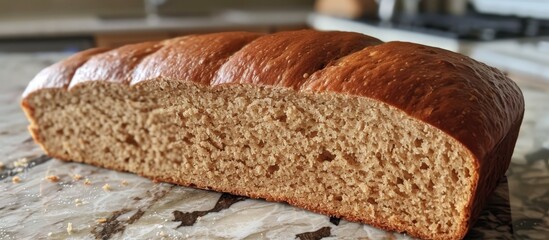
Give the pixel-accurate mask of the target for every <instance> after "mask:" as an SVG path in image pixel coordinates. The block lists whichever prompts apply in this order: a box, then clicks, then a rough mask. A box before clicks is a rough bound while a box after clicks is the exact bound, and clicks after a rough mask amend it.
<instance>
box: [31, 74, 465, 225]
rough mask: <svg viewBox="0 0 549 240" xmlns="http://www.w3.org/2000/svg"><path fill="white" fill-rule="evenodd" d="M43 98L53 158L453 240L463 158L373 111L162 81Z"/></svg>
mask: <svg viewBox="0 0 549 240" xmlns="http://www.w3.org/2000/svg"><path fill="white" fill-rule="evenodd" d="M42 96H43V97H44V98H47V99H54V100H50V101H42V100H41V99H40V98H33V99H32V101H34V100H35V101H36V102H33V105H34V104H36V105H40V107H36V108H35V109H36V110H35V114H36V115H37V116H38V117H37V119H38V121H39V123H38V124H39V125H48V126H51V127H49V128H42V129H41V131H42V132H41V134H42V135H44V136H48V137H47V138H44V141H43V145H44V146H45V148H46V149H48V151H50V152H55V153H56V155H58V156H59V157H60V158H62V159H72V160H75V161H79V162H85V163H90V164H94V165H98V166H103V167H107V168H111V169H117V170H123V171H129V172H134V173H138V174H141V175H144V176H147V177H150V178H153V179H156V180H162V181H169V182H174V183H179V184H183V185H189V184H193V186H198V187H201V188H211V189H215V190H219V191H225V192H231V193H235V194H242V195H247V196H252V197H254V196H255V197H262V198H266V199H270V200H276V201H289V202H290V203H292V204H294V205H298V206H301V207H304V208H307V209H311V210H315V211H319V212H322V213H327V214H331V215H336V216H346V217H347V218H348V219H350V220H356V221H363V222H366V223H370V224H374V225H378V226H384V227H385V228H388V229H396V227H397V226H405V227H404V228H401V229H400V230H401V231H412V230H413V229H423V230H422V234H423V236H452V235H453V234H455V232H456V231H459V229H460V228H461V227H462V226H461V225H460V223H459V222H458V223H456V222H455V221H456V219H465V218H466V216H465V215H466V214H468V213H467V212H466V207H467V204H468V200H469V197H470V196H471V189H472V186H471V184H472V180H471V178H472V172H473V171H474V165H473V164H472V161H470V159H468V158H469V157H470V155H469V154H468V152H467V151H466V150H465V149H464V148H463V146H462V145H461V144H459V143H457V142H456V141H455V140H454V139H452V138H450V137H448V136H447V135H446V134H443V133H442V132H441V131H440V130H438V129H436V128H434V127H431V126H430V125H427V124H424V123H421V122H419V121H417V120H415V119H413V118H410V117H408V116H407V115H406V114H404V113H403V112H401V111H399V110H397V109H395V108H393V107H391V106H389V105H386V104H383V103H380V102H378V101H373V100H369V99H367V98H359V97H350V96H341V95H336V94H310V93H299V94H296V93H295V92H291V91H290V90H286V89H266V88H258V87H246V88H217V89H209V88H203V87H201V86H198V85H194V84H186V83H181V82H174V81H160V80H159V81H154V82H151V83H150V84H145V85H142V87H141V88H139V89H133V90H132V91H129V92H128V91H126V90H125V89H124V88H123V87H122V86H119V85H114V84H113V85H111V84H90V85H82V86H81V87H79V88H75V89H72V91H69V92H68V93H63V94H59V93H58V92H55V91H50V92H47V93H44V94H43V95H42ZM96 99H101V101H97V100H96ZM105 109H109V111H105ZM90 116H93V118H91V117H90ZM81 119H86V122H85V124H82V123H81V122H79V121H81ZM56 122H64V123H66V124H64V125H59V124H55V123H56ZM81 143H83V144H81ZM84 184H86V185H89V184H91V181H90V180H89V179H86V180H85V181H84ZM122 185H125V183H124V182H122ZM103 190H105V191H110V190H112V188H111V186H110V185H109V184H105V185H104V186H103Z"/></svg>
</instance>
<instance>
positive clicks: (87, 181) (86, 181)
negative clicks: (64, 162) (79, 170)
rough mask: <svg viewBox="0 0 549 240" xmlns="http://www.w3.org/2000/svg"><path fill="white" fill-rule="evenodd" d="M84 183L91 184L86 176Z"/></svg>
mask: <svg viewBox="0 0 549 240" xmlns="http://www.w3.org/2000/svg"><path fill="white" fill-rule="evenodd" d="M84 184H85V185H91V184H92V182H91V181H90V180H89V179H87V178H86V180H84Z"/></svg>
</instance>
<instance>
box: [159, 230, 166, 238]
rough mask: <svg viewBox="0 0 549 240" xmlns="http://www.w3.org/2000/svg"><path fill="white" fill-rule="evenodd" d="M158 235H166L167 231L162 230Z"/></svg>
mask: <svg viewBox="0 0 549 240" xmlns="http://www.w3.org/2000/svg"><path fill="white" fill-rule="evenodd" d="M158 235H159V236H161V237H165V236H166V233H164V231H160V232H159V233H158Z"/></svg>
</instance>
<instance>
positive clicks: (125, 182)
mask: <svg viewBox="0 0 549 240" xmlns="http://www.w3.org/2000/svg"><path fill="white" fill-rule="evenodd" d="M120 185H122V186H128V181H126V180H122V181H121V182H120Z"/></svg>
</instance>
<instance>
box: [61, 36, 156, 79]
mask: <svg viewBox="0 0 549 240" xmlns="http://www.w3.org/2000/svg"><path fill="white" fill-rule="evenodd" d="M160 47H162V44H161V43H158V42H145V43H138V44H131V45H126V46H123V47H120V48H117V49H113V50H111V51H107V52H104V53H101V54H97V55H94V56H92V57H91V58H90V59H89V60H88V61H87V62H86V63H85V64H83V65H82V66H81V67H79V68H78V70H76V72H75V74H74V76H73V78H72V80H71V83H70V85H69V87H73V86H75V85H77V84H80V83H83V82H86V81H108V82H118V83H123V84H129V82H130V81H131V80H132V73H133V69H134V67H135V66H136V65H137V64H139V61H141V59H143V58H144V57H145V56H147V55H149V54H151V53H153V52H155V51H156V50H158V49H159V48H160Z"/></svg>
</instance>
